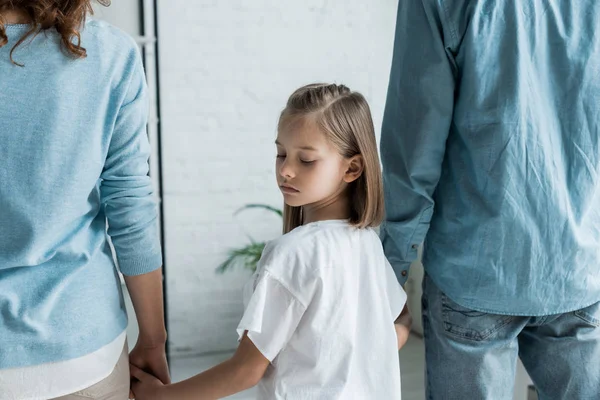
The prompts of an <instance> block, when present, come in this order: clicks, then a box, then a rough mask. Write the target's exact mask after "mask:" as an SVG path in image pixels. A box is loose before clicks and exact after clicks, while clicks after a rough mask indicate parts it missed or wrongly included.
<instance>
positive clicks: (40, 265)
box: [0, 20, 161, 369]
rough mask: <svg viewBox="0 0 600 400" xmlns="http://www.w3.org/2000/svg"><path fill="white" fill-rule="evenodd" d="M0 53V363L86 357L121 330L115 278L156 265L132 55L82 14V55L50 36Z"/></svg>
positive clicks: (141, 101) (124, 41) (17, 29)
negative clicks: (84, 52) (74, 55)
mask: <svg viewBox="0 0 600 400" xmlns="http://www.w3.org/2000/svg"><path fill="white" fill-rule="evenodd" d="M28 28H29V27H28V26H26V25H7V35H8V37H9V43H8V44H7V45H5V46H4V47H2V48H0V369H4V368H13V367H23V366H29V365H39V364H42V363H48V362H55V361H62V360H68V359H72V358H76V357H79V356H83V355H86V354H89V353H91V352H94V351H95V350H97V349H99V348H101V347H103V346H104V345H106V344H108V343H109V342H111V341H112V340H113V339H115V338H116V337H117V336H118V335H119V334H120V333H122V332H123V331H124V330H125V328H126V326H127V315H126V312H125V307H124V303H123V297H122V293H121V289H120V284H119V278H118V274H117V269H116V267H115V262H114V261H113V257H112V253H111V249H110V247H109V237H110V238H111V239H112V242H113V244H114V248H115V253H116V256H117V261H118V264H119V268H120V270H121V272H122V273H123V274H125V275H137V274H144V273H147V272H151V271H153V270H155V269H157V268H159V267H160V265H161V250H160V244H159V239H158V227H157V207H156V201H155V199H154V197H153V190H152V183H151V180H150V178H149V177H148V158H149V155H150V147H149V143H148V138H147V134H146V121H147V116H148V98H147V90H146V85H145V78H144V72H143V67H142V63H141V57H140V54H139V50H138V48H137V46H136V44H135V43H134V41H133V40H132V39H131V38H130V37H128V36H127V35H126V34H124V33H122V32H121V31H119V30H117V29H116V28H113V27H111V26H110V25H108V24H106V23H103V22H99V21H96V20H89V21H88V22H87V24H86V27H85V29H84V30H83V31H82V33H81V43H82V46H83V47H85V48H86V49H87V58H85V59H79V60H74V59H72V58H70V57H68V56H66V55H65V53H64V52H62V51H61V49H60V40H59V36H58V34H57V33H56V32H54V31H49V32H46V33H41V34H39V35H38V36H36V37H35V39H33V40H32V41H29V40H28V41H27V42H26V43H25V44H24V45H22V46H20V47H18V48H17V49H16V50H15V52H14V55H13V58H14V60H15V61H16V62H18V63H20V64H24V67H18V66H16V65H14V64H12V63H11V62H10V59H9V53H10V50H11V48H12V47H13V45H14V44H15V43H16V41H17V40H18V39H19V38H20V37H21V36H22V34H23V33H25V32H26V31H27V30H28Z"/></svg>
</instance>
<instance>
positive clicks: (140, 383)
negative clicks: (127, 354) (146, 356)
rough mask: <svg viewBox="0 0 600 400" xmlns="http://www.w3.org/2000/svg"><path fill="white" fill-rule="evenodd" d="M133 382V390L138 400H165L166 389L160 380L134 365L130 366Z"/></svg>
mask: <svg viewBox="0 0 600 400" xmlns="http://www.w3.org/2000/svg"><path fill="white" fill-rule="evenodd" d="M129 368H130V371H131V376H132V377H133V378H135V379H133V380H132V383H131V390H132V392H133V395H134V396H135V399H136V400H165V399H166V393H165V391H166V388H167V386H165V385H164V384H163V383H162V382H161V381H160V379H158V378H156V377H155V376H153V375H150V374H149V373H147V372H144V371H142V370H141V369H139V368H138V367H136V366H135V365H133V364H130V365H129Z"/></svg>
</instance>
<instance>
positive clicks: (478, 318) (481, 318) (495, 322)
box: [441, 294, 514, 341]
mask: <svg viewBox="0 0 600 400" xmlns="http://www.w3.org/2000/svg"><path fill="white" fill-rule="evenodd" d="M441 300H442V320H443V322H444V329H445V331H446V332H447V333H449V334H452V335H454V336H458V337H461V338H463V339H468V340H473V341H483V340H486V339H489V338H490V337H491V336H492V335H494V333H496V332H498V331H499V330H500V329H501V328H503V327H504V326H506V325H507V324H509V323H510V322H511V321H512V320H513V318H514V317H512V316H510V315H499V314H490V313H486V312H482V311H475V310H471V309H469V308H466V307H463V306H461V305H459V304H457V303H456V302H454V301H452V300H451V299H449V298H448V296H446V295H445V294H442V298H441Z"/></svg>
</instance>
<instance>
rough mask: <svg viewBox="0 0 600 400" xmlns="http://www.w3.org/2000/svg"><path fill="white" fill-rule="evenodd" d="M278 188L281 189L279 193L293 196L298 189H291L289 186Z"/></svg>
mask: <svg viewBox="0 0 600 400" xmlns="http://www.w3.org/2000/svg"><path fill="white" fill-rule="evenodd" d="M279 188H280V189H281V191H282V192H283V193H288V194H293V193H298V192H299V190H298V189H296V188H293V187H291V186H287V185H279Z"/></svg>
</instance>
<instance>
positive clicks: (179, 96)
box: [158, 0, 397, 356]
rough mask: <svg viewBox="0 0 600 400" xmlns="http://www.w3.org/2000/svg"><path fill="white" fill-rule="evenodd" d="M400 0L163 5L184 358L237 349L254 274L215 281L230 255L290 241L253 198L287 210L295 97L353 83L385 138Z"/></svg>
mask: <svg viewBox="0 0 600 400" xmlns="http://www.w3.org/2000/svg"><path fill="white" fill-rule="evenodd" d="M396 4H397V2H396V1H393V0H372V1H364V0H331V1H327V0H321V1H318V0H304V1H291V0H289V1H282V0H277V1H275V0H253V1H248V0H246V1H240V0H237V1H233V0H230V1H225V0H220V1H218V0H214V1H208V0H203V1H187V0H169V1H167V0H159V1H158V14H159V15H158V23H159V25H158V29H159V45H160V79H161V87H160V89H161V96H162V97H161V107H162V110H161V111H162V112H161V114H162V115H161V118H162V141H163V149H162V151H163V153H162V157H163V166H164V176H163V179H164V182H163V184H164V205H165V233H166V248H165V251H166V257H167V284H168V290H169V293H168V296H169V297H168V301H169V324H170V337H169V339H170V343H171V349H172V351H173V355H175V356H177V355H184V354H193V353H203V352H212V351H219V350H225V349H231V348H234V347H235V346H236V339H237V336H236V332H235V327H236V325H237V323H238V322H239V319H240V317H241V314H242V311H243V310H242V303H241V288H242V286H243V284H244V283H245V281H246V280H247V278H248V276H249V274H248V273H247V272H242V271H238V272H236V273H229V274H226V275H216V274H215V273H214V270H215V267H216V266H217V265H218V264H219V263H220V262H221V261H222V260H223V259H224V254H225V252H226V250H227V249H228V248H230V247H235V246H239V245H243V244H245V243H246V242H247V238H246V236H245V235H246V233H249V234H251V235H253V236H254V237H256V238H257V239H268V238H272V237H274V236H276V235H278V234H279V232H280V229H281V228H280V221H279V220H278V219H277V218H276V217H272V216H270V215H269V214H268V213H265V212H261V211H250V212H247V214H245V215H244V214H242V215H239V216H238V217H236V218H234V217H233V213H234V211H235V210H236V209H238V208H239V207H241V206H243V205H244V204H246V203H250V202H263V203H268V204H271V205H280V203H281V196H280V194H279V191H278V189H277V187H276V185H275V183H274V155H275V151H274V145H273V141H274V139H275V125H276V122H277V117H278V114H279V112H280V110H281V109H282V107H283V106H284V105H285V101H286V99H287V97H288V96H289V94H291V92H292V91H293V90H294V89H296V88H297V87H299V86H301V85H303V84H306V83H310V82H314V81H327V82H337V83H344V84H346V85H348V86H350V87H351V88H352V89H355V90H358V91H360V92H362V93H363V94H364V95H365V96H366V97H367V99H368V100H369V102H370V104H371V107H372V111H373V115H374V120H375V125H376V130H377V131H379V128H380V126H381V118H382V114H383V106H384V103H385V95H386V89H387V82H388V76H389V68H390V61H391V53H392V45H393V33H394V24H395V12H396Z"/></svg>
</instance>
